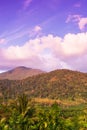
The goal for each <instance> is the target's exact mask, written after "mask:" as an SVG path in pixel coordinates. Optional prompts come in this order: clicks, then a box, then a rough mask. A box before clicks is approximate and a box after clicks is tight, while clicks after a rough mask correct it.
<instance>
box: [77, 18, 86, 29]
mask: <svg viewBox="0 0 87 130" xmlns="http://www.w3.org/2000/svg"><path fill="white" fill-rule="evenodd" d="M78 25H79V28H80V30H83V29H84V28H85V26H86V25H87V18H81V19H80V20H79V23H78Z"/></svg>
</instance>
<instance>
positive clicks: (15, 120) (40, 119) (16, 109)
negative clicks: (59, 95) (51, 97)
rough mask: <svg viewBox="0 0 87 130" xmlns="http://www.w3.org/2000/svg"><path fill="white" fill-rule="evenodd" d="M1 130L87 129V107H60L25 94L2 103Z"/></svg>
mask: <svg viewBox="0 0 87 130" xmlns="http://www.w3.org/2000/svg"><path fill="white" fill-rule="evenodd" d="M0 111H3V114H2V113H1V112H0V130H82V129H83V130H86V129H87V109H72V108H60V107H59V105H58V104H57V103H56V102H55V103H54V104H52V105H50V106H48V105H43V106H41V105H40V104H35V103H34V102H32V101H31V100H29V99H28V97H27V96H26V95H25V94H23V95H20V96H18V98H17V99H16V100H14V101H13V102H11V103H8V104H1V105H0Z"/></svg>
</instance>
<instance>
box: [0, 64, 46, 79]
mask: <svg viewBox="0 0 87 130" xmlns="http://www.w3.org/2000/svg"><path fill="white" fill-rule="evenodd" d="M41 73H44V72H43V71H42V70H39V69H32V68H27V67H24V66H19V67H16V68H14V69H12V70H9V71H7V72H3V73H1V74H0V79H9V80H21V79H25V78H27V77H31V76H34V75H38V74H41Z"/></svg>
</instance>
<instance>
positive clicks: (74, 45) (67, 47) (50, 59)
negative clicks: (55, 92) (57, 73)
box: [0, 33, 87, 71]
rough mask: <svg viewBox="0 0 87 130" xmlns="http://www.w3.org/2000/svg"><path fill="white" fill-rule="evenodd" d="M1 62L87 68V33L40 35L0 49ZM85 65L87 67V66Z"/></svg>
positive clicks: (78, 68)
mask: <svg viewBox="0 0 87 130" xmlns="http://www.w3.org/2000/svg"><path fill="white" fill-rule="evenodd" d="M0 57H1V62H0V66H3V64H4V65H5V66H14V67H15V66H19V65H25V66H28V67H31V68H38V69H42V70H46V71H50V70H54V69H58V68H69V69H76V70H81V71H87V66H86V64H87V33H78V34H71V33H69V34H66V35H65V36H64V38H61V37H59V36H53V35H52V34H49V35H48V36H42V37H38V38H35V39H32V40H29V41H27V42H26V43H25V44H24V45H22V46H9V47H8V48H3V49H1V50H0ZM84 66H85V68H84Z"/></svg>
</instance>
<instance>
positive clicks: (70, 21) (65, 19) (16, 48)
mask: <svg viewBox="0 0 87 130" xmlns="http://www.w3.org/2000/svg"><path fill="white" fill-rule="evenodd" d="M17 66H26V67H29V68H36V69H41V70H44V71H52V70H55V69H71V70H77V71H81V72H87V0H0V72H3V71H7V70H9V69H12V68H15V67H17Z"/></svg>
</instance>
